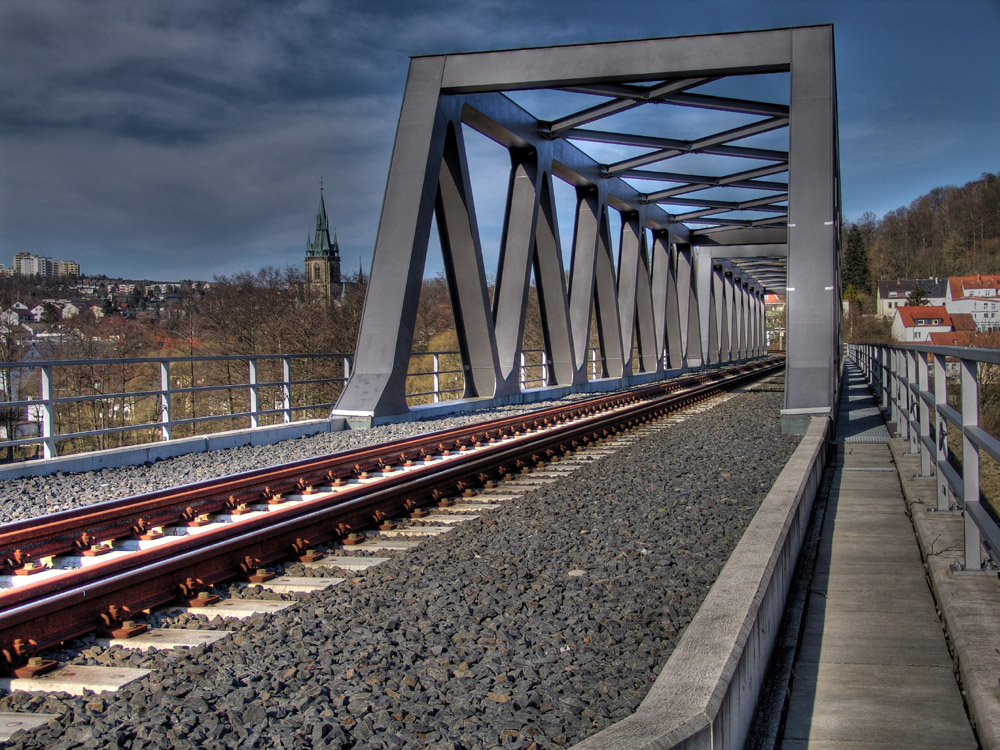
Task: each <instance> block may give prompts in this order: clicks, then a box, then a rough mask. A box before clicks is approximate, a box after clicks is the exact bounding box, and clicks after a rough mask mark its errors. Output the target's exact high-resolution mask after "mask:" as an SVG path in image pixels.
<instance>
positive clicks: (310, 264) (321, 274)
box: [306, 180, 340, 304]
mask: <svg viewBox="0 0 1000 750" xmlns="http://www.w3.org/2000/svg"><path fill="white" fill-rule="evenodd" d="M339 295H340V246H339V245H338V244H337V233H336V231H334V234H333V242H331V241H330V220H329V219H328V218H327V215H326V203H324V201H323V181H322V180H320V183H319V210H317V211H316V229H315V232H314V234H313V237H312V238H310V237H309V235H306V299H308V300H310V301H316V300H321V301H323V302H326V303H327V304H329V302H330V300H332V299H336V298H337V297H338V296H339Z"/></svg>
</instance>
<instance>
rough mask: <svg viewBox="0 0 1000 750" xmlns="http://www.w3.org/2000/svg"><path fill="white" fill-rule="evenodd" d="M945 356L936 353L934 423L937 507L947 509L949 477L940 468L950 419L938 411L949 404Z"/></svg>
mask: <svg viewBox="0 0 1000 750" xmlns="http://www.w3.org/2000/svg"><path fill="white" fill-rule="evenodd" d="M945 364H946V362H945V356H944V355H943V354H935V355H934V425H935V432H936V436H935V437H936V439H935V441H934V443H935V446H936V448H935V464H934V466H935V473H936V474H937V509H938V510H939V511H942V512H943V511H946V510H949V509H950V508H951V498H950V496H949V495H950V493H949V489H948V478H947V477H946V476H945V475H944V472H943V471H941V470H940V468H938V467H940V466H943V465H944V464H945V463H947V461H948V420H947V419H945V418H944V417H943V416H942V415H941V413H940V412H939V411H938V409H937V407H938V405H940V404H944V405H946V406H947V404H948V371H947V369H946V367H945Z"/></svg>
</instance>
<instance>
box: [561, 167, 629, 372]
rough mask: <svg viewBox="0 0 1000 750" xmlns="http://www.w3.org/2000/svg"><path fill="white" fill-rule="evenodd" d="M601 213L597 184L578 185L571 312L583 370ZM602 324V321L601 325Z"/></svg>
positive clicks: (579, 365)
mask: <svg viewBox="0 0 1000 750" xmlns="http://www.w3.org/2000/svg"><path fill="white" fill-rule="evenodd" d="M601 212H602V208H601V201H600V198H599V196H598V191H597V188H596V187H595V186H593V185H585V186H580V187H577V189H576V220H575V222H574V225H573V255H572V257H571V260H570V266H569V314H570V326H571V328H572V330H573V353H574V356H575V357H576V359H575V361H574V367H575V368H576V369H577V370H583V368H584V367H585V365H586V359H587V351H588V347H589V345H590V321H591V315H592V312H593V310H594V300H595V275H596V274H597V265H598V257H597V256H598V248H599V234H600V224H601ZM617 318H618V314H617V309H616V310H615V324H614V326H613V327H614V328H617ZM600 325H601V323H600V321H599V322H598V327H600ZM594 379H596V375H595V376H594Z"/></svg>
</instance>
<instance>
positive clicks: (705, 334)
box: [688, 252, 713, 365]
mask: <svg viewBox="0 0 1000 750" xmlns="http://www.w3.org/2000/svg"><path fill="white" fill-rule="evenodd" d="M692 260H693V262H694V274H693V282H694V288H695V292H694V295H693V298H694V304H693V305H692V307H693V308H695V309H696V310H697V311H698V321H697V322H698V337H697V338H698V349H699V351H700V353H701V363H702V364H706V365H708V364H712V346H711V344H712V341H711V340H710V338H709V331H710V328H711V325H712V316H711V309H712V274H713V270H712V263H713V261H712V256H711V255H709V254H708V253H701V252H696V253H695V254H693V255H692ZM690 346H691V342H690V340H689V341H688V347H690Z"/></svg>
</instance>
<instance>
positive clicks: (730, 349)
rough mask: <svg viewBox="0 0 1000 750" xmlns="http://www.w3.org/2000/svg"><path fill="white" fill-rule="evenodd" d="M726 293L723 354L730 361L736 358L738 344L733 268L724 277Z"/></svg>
mask: <svg viewBox="0 0 1000 750" xmlns="http://www.w3.org/2000/svg"><path fill="white" fill-rule="evenodd" d="M724 282H725V284H724V294H723V301H724V302H725V308H726V314H725V317H724V319H723V321H722V328H723V331H724V335H725V341H724V343H723V350H724V351H723V354H724V355H725V359H726V361H728V362H732V361H733V360H735V359H736V346H735V334H736V330H735V324H734V321H735V320H736V292H735V288H734V286H735V281H734V277H733V272H732V271H731V270H729V271H726V275H725V278H724Z"/></svg>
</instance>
